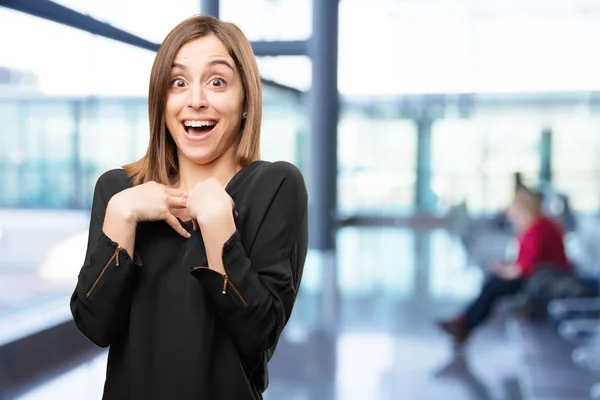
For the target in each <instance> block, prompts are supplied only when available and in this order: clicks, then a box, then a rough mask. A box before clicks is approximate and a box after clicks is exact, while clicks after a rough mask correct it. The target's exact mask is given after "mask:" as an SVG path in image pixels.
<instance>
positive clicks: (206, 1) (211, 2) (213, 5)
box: [200, 0, 219, 18]
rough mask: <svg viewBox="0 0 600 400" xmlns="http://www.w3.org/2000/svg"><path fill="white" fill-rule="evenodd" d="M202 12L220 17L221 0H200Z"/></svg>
mask: <svg viewBox="0 0 600 400" xmlns="http://www.w3.org/2000/svg"><path fill="white" fill-rule="evenodd" d="M200 12H201V13H202V14H205V15H212V16H213V17H217V18H219V0H200Z"/></svg>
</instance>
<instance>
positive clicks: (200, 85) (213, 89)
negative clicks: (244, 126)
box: [165, 35, 244, 164]
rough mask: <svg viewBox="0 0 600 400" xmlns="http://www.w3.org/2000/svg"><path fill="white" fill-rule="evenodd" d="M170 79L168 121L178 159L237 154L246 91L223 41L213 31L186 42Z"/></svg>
mask: <svg viewBox="0 0 600 400" xmlns="http://www.w3.org/2000/svg"><path fill="white" fill-rule="evenodd" d="M169 82H170V83H169V89H168V91H167V100H166V107H165V121H166V125H167V129H168V130H169V132H170V134H171V136H172V137H173V140H174V141H175V143H176V144H177V150H178V156H179V162H181V161H182V157H185V158H187V159H188V160H190V161H191V162H193V163H195V164H206V163H210V162H212V161H214V160H216V159H218V158H220V157H221V156H223V154H225V153H227V154H228V155H229V156H231V157H233V158H234V159H235V148H234V146H235V144H236V143H237V141H238V139H239V134H240V123H241V119H242V113H243V111H244V110H243V109H242V107H243V102H244V91H243V88H242V82H241V79H240V75H239V72H238V71H237V69H236V67H235V63H234V61H233V59H232V58H231V56H230V55H229V53H228V51H227V49H226V48H225V46H224V45H223V43H222V42H221V41H220V40H219V39H218V38H217V37H216V36H213V35H210V36H205V37H202V38H199V39H195V40H192V41H190V42H188V43H186V44H184V45H183V46H182V47H181V49H179V51H178V52H177V54H176V56H175V60H174V62H173V66H172V68H171V78H170V80H169Z"/></svg>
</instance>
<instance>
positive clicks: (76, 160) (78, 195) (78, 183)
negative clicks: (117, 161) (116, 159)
mask: <svg viewBox="0 0 600 400" xmlns="http://www.w3.org/2000/svg"><path fill="white" fill-rule="evenodd" d="M71 107H72V110H73V136H72V138H73V184H74V187H75V189H74V191H73V193H74V196H73V199H72V203H71V206H72V207H73V208H85V206H86V204H85V203H84V192H83V190H84V189H83V188H84V183H83V179H84V176H83V162H82V156H81V123H82V116H83V108H84V102H83V101H73V102H72V103H71ZM133 159H135V158H133Z"/></svg>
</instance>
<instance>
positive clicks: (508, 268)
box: [492, 264, 521, 280]
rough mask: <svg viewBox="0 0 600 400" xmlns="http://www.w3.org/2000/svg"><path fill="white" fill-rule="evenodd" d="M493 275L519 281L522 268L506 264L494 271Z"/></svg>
mask: <svg viewBox="0 0 600 400" xmlns="http://www.w3.org/2000/svg"><path fill="white" fill-rule="evenodd" d="M492 273H493V274H494V275H496V276H497V277H499V278H502V279H509V280H510V279H517V278H519V277H520V276H521V268H520V267H519V266H518V265H517V264H505V265H502V266H501V267H498V268H496V269H494V270H492Z"/></svg>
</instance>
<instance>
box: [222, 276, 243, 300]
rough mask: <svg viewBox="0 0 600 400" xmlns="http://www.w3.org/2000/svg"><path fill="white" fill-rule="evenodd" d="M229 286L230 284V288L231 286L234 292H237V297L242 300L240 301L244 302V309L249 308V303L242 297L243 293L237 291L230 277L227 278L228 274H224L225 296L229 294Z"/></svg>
mask: <svg viewBox="0 0 600 400" xmlns="http://www.w3.org/2000/svg"><path fill="white" fill-rule="evenodd" d="M227 284H229V286H231V288H232V289H233V291H234V292H235V294H236V295H237V297H238V298H239V299H240V301H241V302H242V304H243V305H244V307H247V306H248V303H247V302H246V300H245V299H244V297H243V296H242V295H241V293H240V292H239V291H238V290H237V288H236V287H235V285H234V284H233V282H231V281H230V280H229V276H227V274H223V294H226V293H227Z"/></svg>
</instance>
